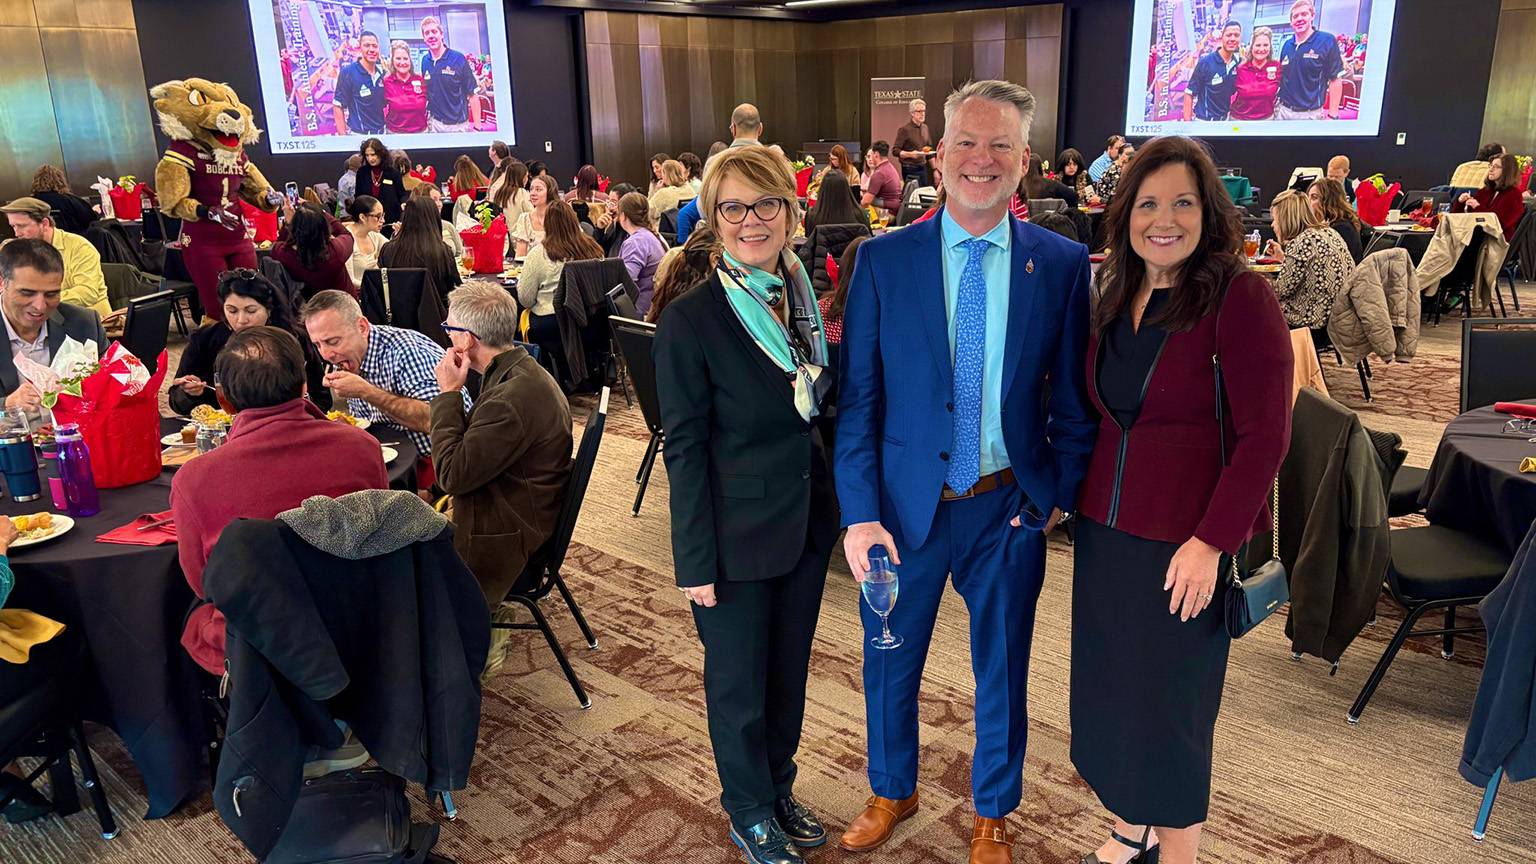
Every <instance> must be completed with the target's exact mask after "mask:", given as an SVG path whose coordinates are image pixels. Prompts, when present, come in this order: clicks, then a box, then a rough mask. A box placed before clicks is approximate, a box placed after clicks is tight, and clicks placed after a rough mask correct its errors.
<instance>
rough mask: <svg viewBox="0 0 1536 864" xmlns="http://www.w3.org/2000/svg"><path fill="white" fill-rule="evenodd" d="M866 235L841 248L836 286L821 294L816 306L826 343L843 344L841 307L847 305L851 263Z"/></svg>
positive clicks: (851, 271)
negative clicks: (819, 313)
mask: <svg viewBox="0 0 1536 864" xmlns="http://www.w3.org/2000/svg"><path fill="white" fill-rule="evenodd" d="M868 239H869V238H868V237H855V238H853V239H852V240H850V241H849V242H848V245H847V246H846V247H844V249H843V256H842V257H841V258H839V259H838V262H837V288H836V289H835V290H832V291H828V292H827V293H825V294H823V295H821V299H819V300H817V301H816V306H817V308H819V309H820V310H821V329H822V330H823V331H825V332H826V334H827V344H829V345H841V344H843V309H844V308H846V307H847V305H848V283H849V282H850V281H852V280H853V263H854V262H855V261H857V260H858V256H859V247H860V246H862V245H864V241H865V240H868Z"/></svg>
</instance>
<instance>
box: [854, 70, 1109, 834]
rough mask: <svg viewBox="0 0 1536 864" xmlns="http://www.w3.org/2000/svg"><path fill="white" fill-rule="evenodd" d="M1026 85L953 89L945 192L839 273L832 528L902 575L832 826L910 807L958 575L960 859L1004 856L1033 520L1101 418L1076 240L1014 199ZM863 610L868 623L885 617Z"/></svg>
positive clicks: (1042, 520)
mask: <svg viewBox="0 0 1536 864" xmlns="http://www.w3.org/2000/svg"><path fill="white" fill-rule="evenodd" d="M1034 104H1035V100H1034V97H1033V96H1032V95H1030V93H1029V91H1028V90H1026V89H1024V88H1023V87H1020V86H1018V85H1016V84H1012V83H1009V82H1006V81H977V82H972V83H969V84H966V85H965V86H963V87H961V88H960V89H959V90H956V91H955V92H954V93H952V94H950V96H949V99H948V100H947V101H946V102H945V105H944V117H945V130H944V137H943V140H942V141H941V142H940V143H939V151H938V159H939V164H940V166H941V167H942V169H943V177H944V188H945V192H946V197H947V199H948V203H947V205H946V206H945V208H944V210H943V211H942V212H941V213H940V214H939V216H938V217H937V218H934V219H931V220H928V221H927V222H923V223H920V224H917V225H913V226H911V227H908V228H904V229H902V230H901V231H896V232H892V233H890V234H888V235H886V236H884V237H878V238H876V239H874V240H871V241H869V242H867V243H865V244H864V245H863V246H862V247H860V248H859V254H858V258H857V263H856V264H855V267H854V271H853V281H852V283H851V285H850V287H849V291H848V305H847V311H846V313H845V316H844V322H843V368H842V378H841V396H840V397H839V400H838V412H839V419H838V428H837V451H836V460H837V466H836V467H837V470H836V472H835V473H836V480H837V492H838V498H839V499H840V502H841V504H842V510H843V524H844V525H845V526H846V527H847V528H848V533H847V536H846V538H845V540H844V544H843V547H844V552H845V553H846V554H847V557H848V562H849V565H850V567H851V568H852V569H853V573H854V577H855V578H857V579H859V580H861V581H862V579H863V578H864V575H865V573H866V571H867V570H868V567H869V564H868V560H869V557H868V556H869V550H870V547H872V546H874V545H877V544H878V545H883V546H885V547H886V549H887V550H888V551H889V553H890V557H891V560H892V562H893V563H895V564H896V565H898V566H899V570H900V575H901V589H900V602H898V603H897V604H896V607H895V611H894V612H893V613H892V614H891V617H890V626H891V631H892V632H893V633H895V634H897V635H900V636H901V637H903V638H904V639H905V644H904V645H903V646H901V647H899V648H896V649H894V650H889V651H882V650H875V649H872V648H870V647H869V646H868V645H867V644H866V646H865V650H864V698H865V707H866V711H867V723H868V736H869V781H870V785H871V787H872V788H873V791H874V796H873V797H871V798H870V799H869V802H868V805H867V806H866V808H865V810H864V812H863V813H862V814H860V815H859V816H858V817H857V818H856V819H855V820H854V821H853V823H852V824H851V825H850V826H849V828H848V831H847V832H846V833H845V834H844V835H843V838H842V845H843V847H844V848H845V849H849V850H851V851H860V852H862V851H869V850H872V849H875V848H877V847H879V846H880V845H882V844H883V843H884V842H885V841H886V840H887V839H889V837H890V835H891V833H892V831H893V830H894V829H895V827H896V823H897V822H899V821H901V820H902V819H904V818H906V817H907V816H909V815H911V814H912V813H913V812H914V811H915V810H916V809H917V748H918V740H917V731H918V728H917V727H918V724H917V695H918V685H919V682H920V681H921V678H922V672H923V662H924V660H925V659H926V655H927V652H928V643H929V640H930V638H931V636H932V634H933V626H934V619H935V616H936V614H937V611H938V605H939V599H940V597H941V596H942V594H943V592H944V584H945V579H946V577H950V576H952V578H953V579H954V584H955V590H956V591H958V592H959V593H960V596H961V597H963V598H964V599H965V602H966V606H967V608H968V609H969V610H970V626H971V659H972V666H973V669H974V671H975V675H976V749H975V752H974V754H973V764H972V793H973V797H974V801H975V806H976V822H975V839H974V840H973V841H972V844H971V853H970V855H971V857H970V860H971V862H972V864H1006V862H1008V861H1009V860H1010V856H1011V840H1010V838H1009V834H1008V828H1007V824H1006V818H1007V816H1008V814H1009V813H1011V812H1012V811H1013V810H1014V809H1015V808H1016V807H1017V806H1018V804H1019V799H1020V797H1021V794H1022V783H1023V766H1024V740H1025V731H1026V725H1027V724H1026V718H1025V689H1026V683H1027V680H1028V667H1029V663H1028V660H1029V649H1030V639H1031V637H1032V633H1033V629H1034V614H1035V602H1036V600H1037V599H1038V597H1039V594H1040V585H1041V582H1042V580H1043V578H1044V573H1045V535H1046V533H1048V532H1049V531H1050V530H1051V529H1052V528H1053V527H1055V525H1056V523H1057V521H1059V520H1060V518H1061V515H1062V513H1063V511H1066V510H1069V509H1071V507H1072V504H1073V500H1074V499H1075V497H1076V495H1077V487H1078V483H1079V482H1080V481H1081V479H1082V477H1083V474H1084V472H1085V471H1086V470H1087V464H1088V456H1089V453H1090V451H1091V450H1092V446H1093V439H1094V432H1095V422H1094V421H1093V420H1092V419H1091V414H1090V410H1089V407H1088V402H1087V399H1086V396H1085V390H1084V382H1083V374H1084V373H1083V357H1084V350H1085V343H1086V339H1087V332H1088V286H1089V276H1088V253H1087V249H1086V247H1084V246H1082V245H1080V244H1077V243H1073V242H1071V241H1069V240H1066V239H1064V238H1062V237H1060V236H1059V235H1057V234H1054V233H1052V232H1050V231H1046V230H1044V229H1041V228H1038V227H1036V226H1034V225H1030V224H1028V223H1026V222H1020V221H1018V220H1016V219H1014V218H1013V217H1012V216H1011V215H1010V214H1009V212H1008V201H1009V199H1010V198H1011V197H1012V195H1013V193H1014V190H1015V189H1017V188H1018V185H1019V179H1020V177H1021V176H1022V174H1023V171H1024V166H1025V165H1026V164H1028V161H1029V146H1028V141H1029V127H1030V123H1031V121H1032V119H1033V117H1034ZM1047 391H1049V397H1048V398H1047V396H1046V393H1047ZM862 614H863V616H864V628H865V631H866V633H867V634H869V635H874V634H878V633H879V632H880V621H879V619H878V618H877V617H876V616H875V615H874V614H873V613H872V612H870V611H869V609H868V608H863V611H862ZM866 643H867V640H866Z"/></svg>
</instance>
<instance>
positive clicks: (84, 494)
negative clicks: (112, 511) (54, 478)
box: [56, 423, 101, 518]
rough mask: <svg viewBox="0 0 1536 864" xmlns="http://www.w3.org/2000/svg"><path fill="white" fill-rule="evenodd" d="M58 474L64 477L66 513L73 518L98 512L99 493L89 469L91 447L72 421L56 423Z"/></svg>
mask: <svg viewBox="0 0 1536 864" xmlns="http://www.w3.org/2000/svg"><path fill="white" fill-rule="evenodd" d="M56 437H57V438H58V442H59V476H60V478H61V479H62V480H63V481H64V499H65V501H66V502H67V503H68V505H69V515H70V516H73V517H75V518H79V517H81V516H95V515H96V514H97V513H100V512H101V496H100V495H98V494H97V493H96V476H95V475H94V474H92V473H91V451H90V448H88V447H86V446H85V441H84V440H82V439H81V437H80V427H79V426H78V425H76V424H74V423H63V424H60V425H59V428H58V430H57V432H56Z"/></svg>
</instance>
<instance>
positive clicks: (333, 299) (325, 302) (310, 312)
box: [299, 288, 363, 324]
mask: <svg viewBox="0 0 1536 864" xmlns="http://www.w3.org/2000/svg"><path fill="white" fill-rule="evenodd" d="M321 312H335V313H336V314H337V315H340V316H341V320H342V323H344V324H356V323H357V319H359V318H361V317H363V307H361V306H359V305H357V300H356V299H354V298H353V297H352V295H351V294H348V293H347V292H345V291H337V290H336V289H334V288H331V289H327V290H325V291H321V292H320V293H318V294H316V295H315V296H313V297H311V298H309V302H307V303H305V304H304V308H303V309H301V310H299V317H300V318H301V319H302V320H305V321H308V320H309V319H310V318H311V317H313V316H315V315H319V314H320V313H321Z"/></svg>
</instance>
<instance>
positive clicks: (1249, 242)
mask: <svg viewBox="0 0 1536 864" xmlns="http://www.w3.org/2000/svg"><path fill="white" fill-rule="evenodd" d="M1243 254H1244V255H1247V256H1248V257H1249V258H1254V257H1257V256H1258V254H1259V238H1257V237H1244V238H1243Z"/></svg>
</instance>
